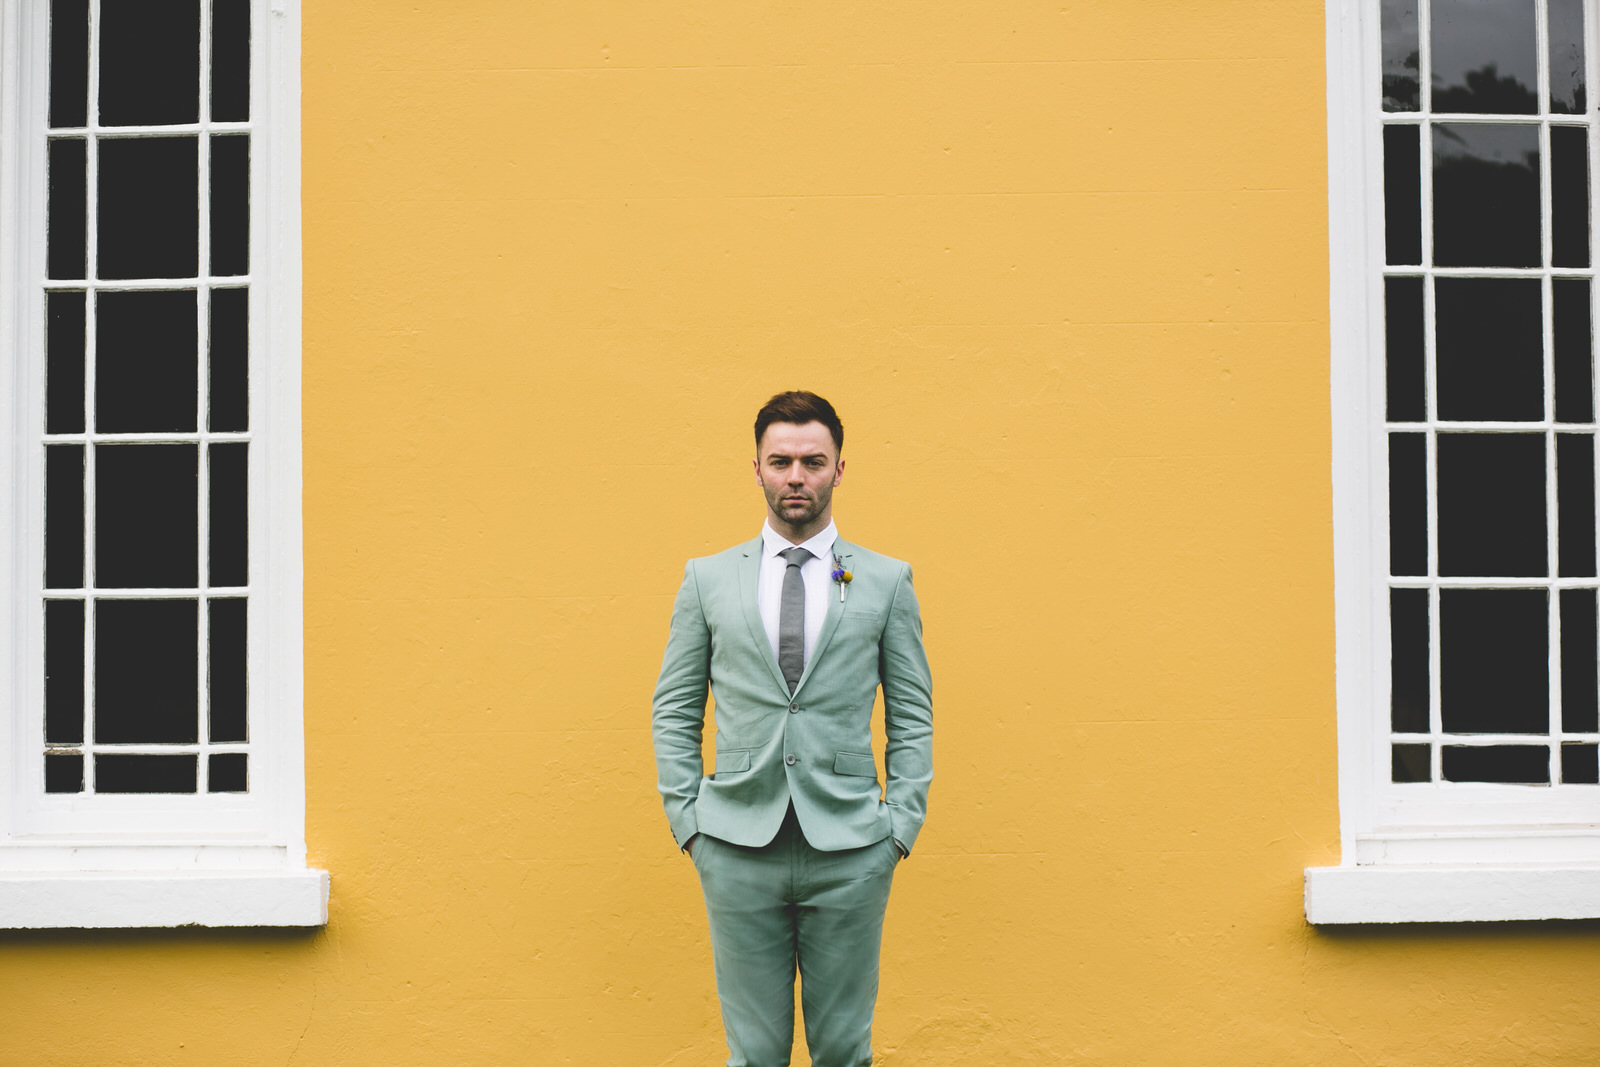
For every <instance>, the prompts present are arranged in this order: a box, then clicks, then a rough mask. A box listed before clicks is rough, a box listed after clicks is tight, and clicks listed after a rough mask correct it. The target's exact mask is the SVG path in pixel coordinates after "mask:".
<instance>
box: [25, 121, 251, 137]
mask: <svg viewBox="0 0 1600 1067" xmlns="http://www.w3.org/2000/svg"><path fill="white" fill-rule="evenodd" d="M249 128H250V124H249V123H248V122H175V123H172V124H171V125H163V126H99V125H93V126H62V127H58V128H53V129H52V131H51V132H52V133H59V134H84V133H93V134H96V135H98V136H101V137H105V138H109V139H117V138H130V137H173V136H176V135H178V134H183V133H200V132H202V131H203V130H208V129H209V130H210V131H211V132H213V133H242V132H244V131H245V130H248V129H249Z"/></svg>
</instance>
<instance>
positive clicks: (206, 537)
mask: <svg viewBox="0 0 1600 1067" xmlns="http://www.w3.org/2000/svg"><path fill="white" fill-rule="evenodd" d="M199 78H200V85H199V93H200V101H199V102H200V131H199V134H198V137H199V139H200V144H199V151H198V152H197V153H196V157H197V158H198V159H199V169H200V173H199V175H198V180H199V183H200V195H199V197H198V200H197V204H198V207H199V210H200V220H199V226H198V227H197V229H198V231H199V232H198V234H197V236H198V238H199V242H200V248H199V257H200V258H199V262H198V264H197V265H196V268H195V269H196V273H197V274H199V275H200V276H201V277H202V278H207V279H209V278H210V277H211V274H212V270H211V132H210V131H211V93H210V87H211V81H212V79H211V2H210V0H203V2H202V3H201V4H200V63H199ZM210 309H211V288H210V286H208V285H200V286H197V287H196V289H195V314H196V315H197V316H199V323H198V329H197V330H196V331H195V336H196V337H197V338H198V339H199V343H198V344H197V345H196V346H195V348H196V351H195V359H196V360H197V361H198V363H197V369H196V374H195V382H196V383H197V386H198V388H197V389H196V395H195V429H196V430H197V431H198V432H199V438H200V442H199V447H198V449H197V451H198V453H199V463H200V469H199V478H200V482H199V485H198V486H197V487H196V488H197V490H198V492H197V493H196V494H195V497H196V500H197V501H198V503H199V514H198V516H197V520H198V522H199V532H198V538H197V541H196V545H195V548H196V551H195V556H196V558H195V565H196V567H197V568H198V577H199V586H200V588H199V596H198V601H197V604H196V611H195V622H196V627H195V641H196V650H197V655H196V658H195V686H196V687H197V688H196V692H197V694H198V699H197V701H196V704H195V709H196V713H197V714H198V715H199V721H198V722H197V723H196V724H195V730H196V733H195V736H196V737H198V738H199V739H200V749H199V754H198V755H197V756H196V757H195V760H196V762H197V763H198V766H197V767H196V768H195V789H196V791H197V792H198V793H199V794H200V795H201V796H204V795H205V794H206V793H207V792H209V785H210V781H209V779H210V772H211V761H210V760H209V759H207V758H206V744H207V742H209V741H210V740H211V686H210V685H209V684H208V683H209V676H210V645H211V601H210V597H209V586H210V584H211V446H210V442H209V436H208V434H207V430H208V429H209V427H208V425H207V422H206V406H207V405H206V400H207V398H208V397H209V396H210V395H211V386H210V380H209V379H210V366H209V364H210V360H208V359H207V358H206V355H207V353H208V351H209V350H210V347H211V343H210V342H211V315H210Z"/></svg>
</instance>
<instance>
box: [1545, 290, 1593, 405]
mask: <svg viewBox="0 0 1600 1067" xmlns="http://www.w3.org/2000/svg"><path fill="white" fill-rule="evenodd" d="M1554 297H1555V314H1554V322H1553V323H1552V325H1553V327H1554V330H1553V333H1554V334H1555V375H1556V420H1557V421H1558V422H1590V421H1593V419H1594V347H1593V346H1594V342H1593V339H1592V334H1591V331H1590V324H1589V317H1590V312H1589V282H1588V281H1587V280H1580V279H1575V278H1557V279H1556V280H1555V286H1554Z"/></svg>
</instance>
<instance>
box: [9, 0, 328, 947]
mask: <svg viewBox="0 0 1600 1067" xmlns="http://www.w3.org/2000/svg"><path fill="white" fill-rule="evenodd" d="M0 10H3V16H4V22H3V23H0V35H3V36H0V46H3V51H0V65H3V66H4V68H5V69H7V70H15V71H16V72H17V76H16V78H15V79H14V80H13V81H11V82H9V83H6V84H5V85H4V88H3V90H0V91H4V92H5V93H6V95H5V97H4V98H0V105H3V110H0V115H3V118H4V125H3V127H0V129H3V131H4V132H3V136H4V140H3V150H0V160H3V161H4V162H5V164H6V169H5V171H4V172H3V174H0V181H3V185H0V189H3V191H4V198H3V200H0V222H3V224H4V230H3V231H0V232H3V238H4V240H3V246H0V252H3V256H0V271H3V275H0V301H4V305H3V312H4V313H3V314H0V323H4V324H5V325H4V326H3V327H0V328H3V329H4V330H5V334H4V345H5V347H4V349H3V353H4V355H3V359H4V366H3V370H4V372H5V374H6V376H7V381H8V382H9V383H10V384H11V388H10V389H9V390H8V392H9V393H10V395H11V396H13V397H14V398H15V403H14V404H13V405H12V407H11V409H10V410H9V411H8V412H7V413H6V415H5V416H4V418H5V419H7V420H8V421H7V422H5V423H0V460H3V461H4V462H3V463H0V477H4V478H6V480H7V483H6V484H7V488H8V489H9V490H10V494H9V498H10V499H11V500H14V501H16V502H17V506H16V507H15V508H14V509H13V511H12V513H11V514H10V515H9V516H6V517H0V536H3V537H4V538H5V539H6V540H5V547H6V548H7V550H8V551H7V557H8V558H9V560H11V561H12V565H11V566H10V567H8V568H7V570H8V573H7V575H6V577H5V579H3V581H4V583H5V584H4V585H3V586H0V591H3V593H4V602H5V604H6V605H7V606H8V608H10V609H11V610H10V611H9V612H8V613H7V618H6V620H5V621H4V623H0V627H3V628H5V629H9V631H10V632H3V631H0V647H4V648H5V649H6V651H7V653H8V654H9V655H10V656H11V657H12V661H11V663H10V664H9V667H10V669H9V670H8V671H7V672H5V673H6V674H7V675H9V677H10V679H11V684H10V686H9V687H8V689H7V690H6V691H5V692H4V696H3V698H0V699H3V700H4V703H3V704H0V720H3V725H4V727H5V728H4V729H3V730H0V745H3V746H4V747H0V767H3V768H4V769H5V771H6V773H5V774H4V780H5V781H6V783H7V788H6V791H5V797H4V801H3V806H0V925H7V926H83V925H104V926H128V925H176V924H180V923H201V924H208V925H315V924H317V923H320V922H322V921H325V907H326V904H325V900H326V875H324V874H323V873H322V872H319V871H308V870H306V868H305V845H304V827H303V821H304V820H303V813H302V811H303V804H304V796H303V794H304V784H303V767H302V749H303V745H302V739H301V733H300V731H301V712H300V701H301V679H300V674H301V666H300V664H301V649H300V640H301V637H300V634H301V623H300V558H299V544H300V541H299V519H300V516H299V414H298V413H299V400H298V377H299V373H298V370H299V368H298V363H299V321H298V319H299V316H298V309H299V292H298V289H299V248H298V230H299V220H298V212H299V203H298V192H299V179H298V165H299V160H298V114H297V108H298V103H299V101H298V91H297V85H298V69H297V68H298V19H297V17H295V15H294V13H292V12H291V11H290V9H289V8H288V6H287V5H286V4H285V3H284V0H275V2H272V3H271V6H269V0H160V2H157V3H151V2H147V0H6V2H5V4H4V7H3V9H0ZM113 883H115V887H114V889H113V888H109V887H111V886H112V884H113Z"/></svg>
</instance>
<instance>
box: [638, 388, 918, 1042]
mask: <svg viewBox="0 0 1600 1067" xmlns="http://www.w3.org/2000/svg"><path fill="white" fill-rule="evenodd" d="M755 431H756V459H755V474H756V482H757V484H759V485H760V486H761V491H762V493H763V494H764V495H765V496H766V501H767V521H766V525H765V526H764V527H763V529H762V531H761V536H759V537H757V538H756V539H755V540H753V541H748V542H746V543H745V544H742V545H737V546H735V547H733V548H730V549H728V550H727V551H725V552H721V553H719V554H717V555H715V556H707V557H705V558H703V559H694V560H690V561H689V564H688V566H687V567H686V568H685V569H684V576H683V586H682V588H680V589H679V590H678V599H677V602H676V603H675V604H674V605H673V608H672V631H671V635H670V636H669V637H668V639H667V651H666V656H665V658H664V660H663V662H662V665H661V680H660V682H659V683H658V684H657V686H656V692H655V701H654V710H653V715H652V721H653V726H654V734H655V749H656V768H657V772H658V776H659V779H660V781H659V785H660V788H661V797H662V800H663V801H664V802H665V804H666V809H667V821H668V822H669V823H670V824H671V827H672V835H673V837H674V839H675V840H676V841H677V843H678V845H679V847H680V848H682V849H683V850H684V851H685V852H688V853H689V854H690V857H691V858H692V860H693V862H694V865H695V868H696V870H698V871H699V874H700V884H701V888H702V890H703V891H704V893H705V898H706V913H707V915H708V917H709V919H710V924H711V951H712V956H713V959H714V962H715V964H716V975H717V993H718V995H719V996H720V997H721V999H722V1021H723V1026H724V1029H725V1030H726V1032H727V1039H728V1049H729V1051H730V1052H731V1056H730V1057H729V1059H728V1065H729V1067H783V1065H786V1064H788V1062H789V1054H790V1046H791V1044H792V1039H793V1036H794V979H795V969H796V966H797V965H798V967H799V973H800V982H801V1009H802V1011H803V1014H804V1018H805V1027H806V1044H807V1046H808V1047H809V1048H810V1050H811V1062H812V1065H813V1067H870V1065H871V1063H872V1011H873V1006H874V1004H875V1002H876V1001H877V996H878V947H879V944H880V942H881V940H882V934H883V914H884V908H885V906H886V905H887V904H888V900H889V883H890V881H891V880H892V878H893V875H894V868H895V866H896V865H897V864H898V863H899V862H900V860H901V858H902V857H904V856H907V855H909V854H910V852H911V849H912V847H913V846H914V845H915V844H916V840H917V832H918V831H919V830H920V829H921V828H922V820H923V815H924V813H925V812H926V810H927V800H928V783H929V781H930V780H931V779H932V777H933V764H932V745H933V707H932V701H931V687H932V682H931V679H930V678H929V674H928V661H927V657H926V656H925V655H924V654H923V650H922V620H921V617H920V616H919V614H918V612H917V598H916V594H915V593H913V592H912V589H911V568H910V567H909V566H907V565H906V564H904V563H901V562H900V561H899V560H894V559H890V558H889V557H887V556H880V555H878V554H876V553H874V552H869V551H867V550H866V549H864V548H861V547H860V546H859V545H852V544H850V543H849V542H847V541H845V540H843V539H842V538H840V537H839V536H838V534H837V532H836V531H835V529H834V525H833V490H834V489H836V488H837V487H838V485H839V482H840V481H841V480H842V479H843V477H844V460H842V459H840V458H839V453H840V451H841V449H842V448H843V446H844V427H843V426H842V425H841V424H840V422H839V416H838V415H837V414H836V413H835V412H834V410H833V405H831V404H829V403H828V402H827V401H826V400H824V399H822V398H821V397H820V396H816V395H814V394H812V393H803V392H788V393H779V394H778V395H777V396H775V397H773V398H772V399H771V400H769V401H767V403H766V406H764V407H763V408H762V409H761V411H760V412H759V413H758V414H757V416H756V426H755ZM880 685H881V686H882V687H883V703H884V722H885V732H886V734H887V738H888V745H887V748H886V751H885V753H884V779H885V781H886V783H887V784H886V787H885V788H884V789H883V790H881V791H880V788H879V785H878V776H877V767H876V766H875V760H874V758H873V754H872V728H871V716H872V707H873V698H874V695H875V693H876V691H877V689H878V687H879V686H880ZM708 688H709V690H710V692H711V693H712V694H713V695H714V697H715V699H716V720H717V762H716V768H715V773H714V774H712V775H711V776H710V777H708V778H707V777H702V776H701V775H702V770H703V768H702V765H701V759H700V738H701V731H702V729H703V727H704V723H705V710H706V693H707V690H708Z"/></svg>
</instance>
